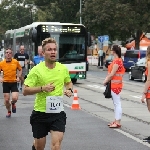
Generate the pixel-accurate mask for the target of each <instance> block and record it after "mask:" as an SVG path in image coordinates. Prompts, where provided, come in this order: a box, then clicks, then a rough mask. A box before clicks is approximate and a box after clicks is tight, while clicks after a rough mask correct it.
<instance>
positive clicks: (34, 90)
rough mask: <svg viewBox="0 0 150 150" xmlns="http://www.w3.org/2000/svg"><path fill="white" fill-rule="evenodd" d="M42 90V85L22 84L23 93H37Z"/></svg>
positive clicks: (25, 94)
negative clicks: (30, 85)
mask: <svg viewBox="0 0 150 150" xmlns="http://www.w3.org/2000/svg"><path fill="white" fill-rule="evenodd" d="M40 92H43V91H42V87H29V86H28V85H24V90H23V95H24V96H27V95H34V94H37V93H40Z"/></svg>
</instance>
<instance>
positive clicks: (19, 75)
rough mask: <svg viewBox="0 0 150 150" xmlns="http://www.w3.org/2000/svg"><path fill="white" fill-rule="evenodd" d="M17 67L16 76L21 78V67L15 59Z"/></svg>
mask: <svg viewBox="0 0 150 150" xmlns="http://www.w3.org/2000/svg"><path fill="white" fill-rule="evenodd" d="M17 69H18V70H19V72H18V74H17V77H18V78H21V76H22V67H21V65H20V64H19V62H18V61H17Z"/></svg>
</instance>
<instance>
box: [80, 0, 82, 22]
mask: <svg viewBox="0 0 150 150" xmlns="http://www.w3.org/2000/svg"><path fill="white" fill-rule="evenodd" d="M81 13H82V0H80V24H82V16H81Z"/></svg>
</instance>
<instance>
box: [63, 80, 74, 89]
mask: <svg viewBox="0 0 150 150" xmlns="http://www.w3.org/2000/svg"><path fill="white" fill-rule="evenodd" d="M65 87H66V90H68V89H71V90H72V89H73V84H72V82H71V81H70V82H67V83H65Z"/></svg>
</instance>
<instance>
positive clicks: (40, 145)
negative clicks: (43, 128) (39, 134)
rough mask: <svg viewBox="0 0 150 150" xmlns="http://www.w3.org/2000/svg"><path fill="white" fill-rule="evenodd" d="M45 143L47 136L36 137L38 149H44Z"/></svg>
mask: <svg viewBox="0 0 150 150" xmlns="http://www.w3.org/2000/svg"><path fill="white" fill-rule="evenodd" d="M45 143H46V139H45V137H44V138H41V139H36V140H35V143H34V145H35V148H36V150H44V148H45Z"/></svg>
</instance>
